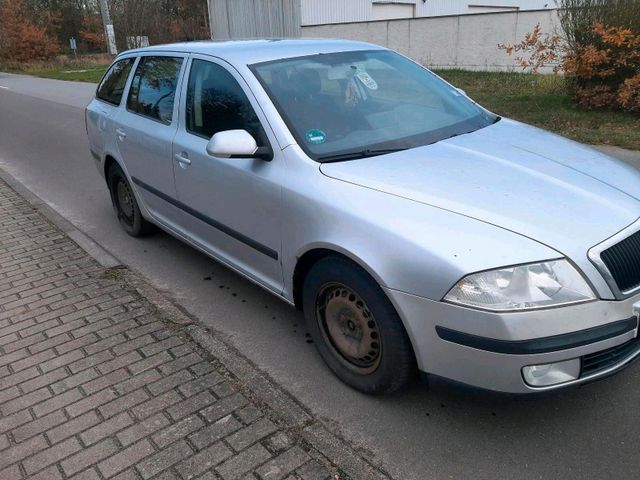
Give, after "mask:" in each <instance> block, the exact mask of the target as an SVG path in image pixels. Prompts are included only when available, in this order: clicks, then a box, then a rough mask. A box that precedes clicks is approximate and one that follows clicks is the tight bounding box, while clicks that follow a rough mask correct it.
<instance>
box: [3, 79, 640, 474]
mask: <svg viewBox="0 0 640 480" xmlns="http://www.w3.org/2000/svg"><path fill="white" fill-rule="evenodd" d="M93 90H94V86H92V85H87V84H82V83H66V82H58V81H53V80H43V79H35V78H29V77H17V76H9V75H5V74H0V167H1V168H3V169H5V170H7V171H9V172H10V173H11V174H13V175H14V176H15V177H17V178H18V179H19V180H20V181H22V182H23V183H24V184H25V185H26V186H27V187H28V188H30V189H31V190H32V191H34V192H35V193H36V194H37V195H39V196H40V197H41V198H43V199H44V200H45V201H46V202H48V203H49V204H50V205H51V206H53V208H55V209H56V210H57V211H58V212H59V213H61V214H62V215H63V216H65V217H66V218H68V219H69V220H70V221H71V222H73V223H74V224H75V225H76V226H77V227H78V228H79V229H80V230H82V231H83V232H84V233H86V234H87V235H89V236H90V237H91V238H93V239H94V240H96V241H97V242H98V243H100V244H101V245H102V246H103V247H104V248H106V249H107V250H108V251H109V252H111V253H112V254H113V255H114V256H116V257H117V258H118V259H120V260H121V261H122V262H123V263H124V264H126V265H128V266H129V267H130V268H132V269H134V270H136V271H138V272H139V273H141V274H142V275H144V276H145V277H146V278H148V279H149V280H150V281H151V282H152V283H153V284H154V285H155V286H157V287H159V288H161V289H163V290H165V291H167V292H168V293H169V294H170V295H172V296H173V297H174V298H175V299H176V300H177V302H179V303H180V304H181V305H182V306H183V307H184V308H185V309H186V310H187V311H188V312H190V313H191V314H193V315H195V316H196V317H198V318H199V319H200V320H201V321H202V322H203V323H205V324H206V325H208V326H211V327H212V328H214V329H216V330H217V331H218V332H221V334H223V335H225V336H226V337H227V338H228V339H229V340H230V341H231V342H232V343H233V344H234V345H235V346H236V347H237V348H238V349H239V351H240V352H241V353H242V354H244V355H245V356H246V357H247V358H249V359H250V360H251V361H253V362H254V363H255V364H256V365H257V366H258V367H259V368H260V369H262V370H263V371H265V372H266V373H268V374H269V375H270V376H271V377H272V378H274V379H275V380H276V381H277V382H278V383H280V384H281V385H282V386H283V387H284V388H285V389H286V390H288V391H289V392H291V393H292V394H293V395H294V396H295V397H297V398H298V399H299V400H300V402H302V403H303V404H304V405H306V406H307V407H308V408H309V409H310V410H311V411H313V412H314V413H315V414H316V415H318V416H319V417H321V418H324V419H325V421H326V422H327V423H328V424H330V425H331V426H333V428H335V429H337V430H339V431H341V432H342V434H343V435H344V437H345V438H347V439H348V440H351V441H353V442H354V443H355V444H357V445H359V446H361V447H363V451H364V452H365V454H366V455H367V456H369V457H370V458H372V459H373V460H374V461H375V462H376V463H378V464H380V465H382V466H383V467H384V468H385V469H386V470H387V471H389V472H390V473H391V474H392V475H393V476H395V477H396V478H398V479H399V480H414V479H445V478H456V479H458V478H462V479H465V478H473V479H492V480H495V479H539V478H550V479H555V478H563V479H585V478H594V479H595V478H597V479H600V478H615V479H626V478H637V477H638V471H639V469H640V456H639V455H638V444H639V441H638V440H639V437H640V435H639V428H640V363H639V364H636V365H634V366H632V367H630V368H628V369H626V370H625V371H624V372H622V373H621V374H619V375H617V376H615V377H612V378H610V379H607V380H605V381H601V382H598V383H595V384H592V385H588V386H584V387H581V388H578V389H574V390H571V391H568V392H564V393H559V394H554V395H551V396H546V397H543V398H534V399H531V398H513V397H506V396H499V395H492V394H486V393H481V392H477V391H472V390H467V389H460V388H458V387H454V386H451V385H448V384H446V383H443V382H438V383H434V384H432V385H431V388H429V389H428V388H427V387H426V386H424V385H415V386H414V387H412V388H410V389H408V390H406V391H403V392H401V393H399V394H396V395H393V396H389V397H384V398H371V397H367V396H364V395H361V394H359V393H356V392H354V391H352V390H350V389H349V388H347V387H345V386H343V385H342V384H341V383H340V382H339V381H338V380H336V379H335V378H334V377H333V376H332V375H331V374H330V373H329V372H328V371H327V369H326V368H325V367H324V365H323V364H322V362H321V360H320V358H319V357H318V355H317V354H316V352H315V350H314V348H313V345H310V344H308V343H307V341H306V337H305V331H304V328H303V319H302V316H301V314H300V313H298V312H297V311H295V310H294V309H292V308H291V307H289V306H287V305H286V304H284V303H282V302H280V301H279V300H278V299H277V298H275V297H273V296H271V295H269V294H267V293H265V292H263V291H262V290H260V289H259V288H258V287H256V286H254V285H252V284H251V283H249V282H248V281H246V280H244V279H242V278H240V277H238V276H237V275H235V274H234V273H232V272H230V271H229V270H227V269H226V268H224V267H222V266H221V265H219V264H218V263H216V262H214V261H212V260H210V259H208V258H207V257H205V256H203V255H201V254H199V253H198V252H196V251H195V250H193V249H191V248H189V247H187V246H185V245H183V244H181V243H180V242H178V241H176V240H174V239H173V238H171V237H169V236H168V235H165V234H161V233H159V234H156V235H154V236H152V237H150V238H148V239H144V240H136V239H132V238H130V237H128V236H126V235H125V234H124V233H123V232H122V231H121V230H120V227H119V225H118V223H117V221H116V219H115V217H114V215H113V211H112V208H111V205H110V202H109V199H108V195H107V191H106V188H105V185H104V183H103V181H102V179H101V178H100V177H99V175H98V173H97V172H96V171H95V167H94V166H93V163H92V159H91V157H90V155H89V153H88V149H87V141H86V138H85V128H84V119H83V110H82V107H83V106H84V105H85V104H86V103H87V102H88V100H89V98H90V97H91V95H92V94H93Z"/></svg>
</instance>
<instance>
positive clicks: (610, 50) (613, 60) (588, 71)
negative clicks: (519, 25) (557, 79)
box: [498, 0, 640, 112]
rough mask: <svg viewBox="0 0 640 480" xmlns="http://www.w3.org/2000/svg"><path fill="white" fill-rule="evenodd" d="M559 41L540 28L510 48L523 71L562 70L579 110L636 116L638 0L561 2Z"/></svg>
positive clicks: (639, 90) (639, 106)
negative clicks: (632, 113) (591, 109)
mask: <svg viewBox="0 0 640 480" xmlns="http://www.w3.org/2000/svg"><path fill="white" fill-rule="evenodd" d="M558 3H559V6H560V7H561V9H560V10H559V13H558V15H559V17H560V23H561V26H562V30H563V32H564V37H562V38H561V37H560V36H558V35H555V34H553V35H551V34H544V35H543V34H542V32H541V30H540V25H536V27H535V28H534V29H533V31H532V32H531V33H528V34H527V35H525V38H524V39H523V40H522V41H521V42H520V43H518V44H515V45H503V44H500V45H498V48H500V49H502V50H505V51H506V52H507V53H508V54H509V55H512V54H513V53H517V54H518V56H516V57H515V60H516V63H517V64H518V65H519V66H520V67H522V69H523V70H527V69H528V70H530V71H531V72H533V73H537V72H538V71H539V70H540V69H541V68H543V67H545V68H546V67H549V66H553V71H554V73H559V72H564V74H565V75H566V80H567V81H566V84H567V86H568V88H569V92H570V94H571V96H572V98H573V100H574V101H575V102H576V103H577V104H578V105H580V106H582V107H584V108H611V109H623V110H628V111H631V112H640V0H560V1H559V2H558Z"/></svg>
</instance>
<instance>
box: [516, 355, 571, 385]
mask: <svg viewBox="0 0 640 480" xmlns="http://www.w3.org/2000/svg"><path fill="white" fill-rule="evenodd" d="M522 377H523V378H524V381H525V383H526V384H527V385H529V386H531V387H550V386H552V385H560V384H561V383H566V382H570V381H572V380H577V379H578V378H579V377H580V359H579V358H574V359H572V360H566V361H564V362H555V363H545V364H542V365H530V366H528V367H523V368H522Z"/></svg>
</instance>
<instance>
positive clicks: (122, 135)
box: [116, 128, 127, 142]
mask: <svg viewBox="0 0 640 480" xmlns="http://www.w3.org/2000/svg"><path fill="white" fill-rule="evenodd" d="M116 135H118V139H119V140H120V141H121V142H124V139H125V138H127V132H125V131H124V130H123V129H121V128H116Z"/></svg>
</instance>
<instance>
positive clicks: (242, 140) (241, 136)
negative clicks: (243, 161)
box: [207, 130, 271, 160]
mask: <svg viewBox="0 0 640 480" xmlns="http://www.w3.org/2000/svg"><path fill="white" fill-rule="evenodd" d="M207 153H208V154H209V155H211V156H212V157H222V158H233V157H242V158H264V159H268V160H270V159H271V149H270V148H268V147H260V148H259V147H258V144H257V143H256V139H255V138H253V137H252V136H251V134H250V133H249V132H247V131H246V130H226V131H224V132H218V133H216V134H215V135H214V136H213V137H211V140H209V143H207ZM267 156H268V158H267Z"/></svg>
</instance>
